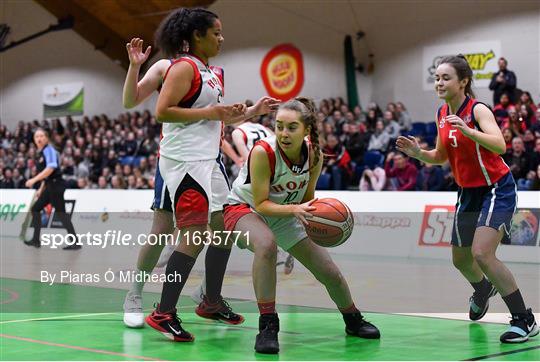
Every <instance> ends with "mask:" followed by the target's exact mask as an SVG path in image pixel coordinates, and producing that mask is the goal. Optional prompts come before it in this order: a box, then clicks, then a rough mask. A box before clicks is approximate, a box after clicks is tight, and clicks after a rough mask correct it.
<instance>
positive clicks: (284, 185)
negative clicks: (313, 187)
mask: <svg viewBox="0 0 540 362" xmlns="http://www.w3.org/2000/svg"><path fill="white" fill-rule="evenodd" d="M257 145H260V146H262V147H264V149H265V150H266V153H267V155H268V161H269V163H270V170H271V178H270V193H269V194H268V199H269V200H270V201H272V202H275V203H276V204H281V205H285V204H299V203H301V202H302V200H303V199H304V195H305V194H306V191H307V187H308V183H309V174H310V172H309V165H310V160H309V146H308V143H307V142H306V141H304V145H303V146H302V152H303V154H304V159H305V160H306V161H305V162H304V164H303V166H296V165H293V164H292V163H291V161H289V159H288V158H287V156H285V154H284V153H283V151H281V149H280V148H279V146H278V144H277V141H276V136H271V137H268V138H266V139H264V140H261V141H259V142H258V143H257ZM250 159H251V153H250V157H249V158H248V162H246V163H244V166H243V167H242V169H241V170H240V173H239V175H238V177H237V178H236V180H235V181H234V183H233V187H232V190H231V192H230V193H229V204H249V205H250V206H251V207H252V208H254V207H255V205H254V202H253V193H252V191H251V177H250V174H249V164H250Z"/></svg>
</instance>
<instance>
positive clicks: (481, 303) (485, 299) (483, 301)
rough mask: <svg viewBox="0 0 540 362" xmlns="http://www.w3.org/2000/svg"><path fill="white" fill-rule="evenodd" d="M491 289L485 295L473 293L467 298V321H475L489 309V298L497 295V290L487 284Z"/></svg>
mask: <svg viewBox="0 0 540 362" xmlns="http://www.w3.org/2000/svg"><path fill="white" fill-rule="evenodd" d="M489 285H490V286H491V289H489V292H488V293H487V294H486V293H478V292H476V291H475V292H474V293H473V295H472V296H471V297H470V298H469V319H470V320H472V321H477V320H479V319H481V318H482V317H483V316H485V315H486V313H487V311H488V308H489V298H491V297H493V296H494V295H495V294H497V289H495V287H494V286H493V285H492V284H491V283H489Z"/></svg>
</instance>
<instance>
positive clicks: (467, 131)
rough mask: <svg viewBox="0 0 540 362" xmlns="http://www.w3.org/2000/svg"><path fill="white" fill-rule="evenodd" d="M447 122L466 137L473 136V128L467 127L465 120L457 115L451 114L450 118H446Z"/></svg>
mask: <svg viewBox="0 0 540 362" xmlns="http://www.w3.org/2000/svg"><path fill="white" fill-rule="evenodd" d="M446 121H447V122H449V123H450V124H451V125H452V126H454V128H457V129H459V130H460V131H461V133H463V134H464V135H465V136H470V135H471V134H472V132H473V131H472V128H470V127H469V126H467V123H465V121H464V120H462V119H461V118H459V117H458V116H456V115H455V114H451V115H449V116H446Z"/></svg>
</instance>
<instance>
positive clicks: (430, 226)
mask: <svg viewBox="0 0 540 362" xmlns="http://www.w3.org/2000/svg"><path fill="white" fill-rule="evenodd" d="M454 210H455V206H453V205H452V206H450V205H440V206H438V205H426V207H425V209H424V220H423V221H422V227H421V228H420V238H419V239H418V245H421V246H450V242H451V241H452V227H453V225H454Z"/></svg>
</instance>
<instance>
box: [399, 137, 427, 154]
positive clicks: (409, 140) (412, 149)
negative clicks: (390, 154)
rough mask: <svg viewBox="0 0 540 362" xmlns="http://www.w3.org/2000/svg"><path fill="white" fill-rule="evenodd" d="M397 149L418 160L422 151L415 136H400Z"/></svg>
mask: <svg viewBox="0 0 540 362" xmlns="http://www.w3.org/2000/svg"><path fill="white" fill-rule="evenodd" d="M396 148H397V149H398V150H399V151H401V152H403V153H405V154H406V155H408V156H410V157H414V158H418V156H419V155H420V151H421V150H420V145H419V144H418V141H417V140H416V138H415V137H413V136H407V137H404V136H399V137H398V139H397V141H396Z"/></svg>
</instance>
